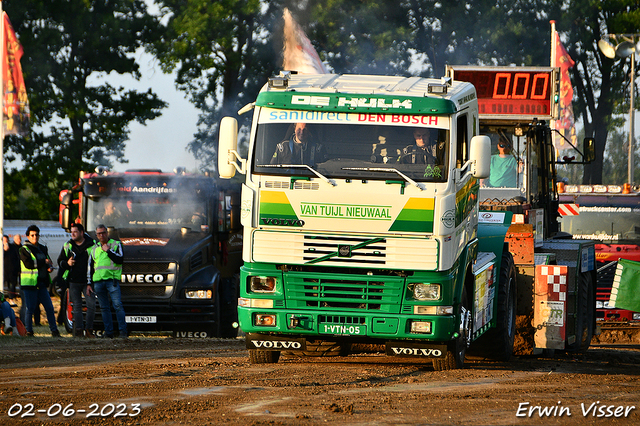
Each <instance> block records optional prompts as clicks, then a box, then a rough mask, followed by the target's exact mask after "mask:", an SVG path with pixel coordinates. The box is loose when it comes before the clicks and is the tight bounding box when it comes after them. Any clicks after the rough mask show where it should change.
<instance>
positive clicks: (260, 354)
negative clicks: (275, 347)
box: [249, 349, 280, 364]
mask: <svg viewBox="0 0 640 426" xmlns="http://www.w3.org/2000/svg"><path fill="white" fill-rule="evenodd" d="M279 359H280V351H261V350H258V349H249V362H250V363H251V364H276V363H277V362H278V360H279Z"/></svg>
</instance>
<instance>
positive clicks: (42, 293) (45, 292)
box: [20, 225, 60, 337]
mask: <svg viewBox="0 0 640 426" xmlns="http://www.w3.org/2000/svg"><path fill="white" fill-rule="evenodd" d="M26 235H27V240H28V242H27V243H26V244H25V245H23V246H22V247H20V288H21V289H22V290H24V299H25V304H26V305H27V310H26V317H25V318H26V324H25V328H26V329H27V336H33V321H32V316H33V312H34V310H35V309H36V307H37V306H38V305H39V304H41V303H42V306H44V310H45V311H46V313H47V321H48V322H49V329H50V330H51V335H52V336H53V337H60V332H59V331H58V326H57V325H56V314H55V311H54V310H53V303H52V302H51V296H49V285H50V284H51V276H50V275H49V273H50V272H51V271H53V262H52V261H51V258H50V257H49V250H48V249H47V247H46V246H43V245H42V244H40V243H39V241H40V228H38V227H37V226H36V225H31V226H29V227H28V228H27V232H26Z"/></svg>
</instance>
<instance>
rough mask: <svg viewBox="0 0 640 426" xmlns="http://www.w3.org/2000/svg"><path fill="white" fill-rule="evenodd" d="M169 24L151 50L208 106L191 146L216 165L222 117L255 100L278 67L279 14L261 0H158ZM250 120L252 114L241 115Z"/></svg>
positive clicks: (179, 82)
mask: <svg viewBox="0 0 640 426" xmlns="http://www.w3.org/2000/svg"><path fill="white" fill-rule="evenodd" d="M157 4H158V5H159V6H160V7H161V10H162V13H163V14H164V16H165V17H166V20H167V24H166V27H165V28H164V29H165V31H164V33H163V34H162V35H161V36H160V37H159V38H158V39H157V40H156V42H155V43H154V44H153V46H152V47H151V51H152V52H153V53H154V54H155V55H156V56H157V57H158V58H159V60H160V63H161V64H162V66H163V69H164V70H165V71H173V70H175V71H176V72H177V80H176V84H177V86H178V88H180V89H181V90H184V91H185V92H186V93H187V94H188V95H189V97H190V99H191V100H192V102H193V103H194V104H195V105H196V107H197V108H199V109H200V110H202V114H201V116H200V119H199V122H198V125H199V128H198V133H197V134H196V138H195V140H194V141H193V142H191V143H190V144H189V148H188V149H189V151H190V152H192V153H193V154H194V155H195V156H196V157H197V158H199V159H200V160H202V161H203V164H209V165H210V166H208V167H205V168H207V169H209V170H213V169H215V163H216V161H217V156H216V146H217V131H218V123H219V121H220V119H221V118H222V117H223V116H237V111H238V110H239V109H240V108H241V107H242V106H244V105H245V104H247V103H249V102H252V101H253V100H254V99H255V97H256V95H257V93H258V91H259V90H260V87H261V86H262V85H263V84H264V83H265V82H266V79H267V77H268V76H270V75H272V74H273V71H274V70H275V67H276V59H277V55H276V52H277V49H278V48H277V47H274V45H273V43H272V35H273V34H274V33H275V30H274V28H273V25H274V22H276V19H277V18H281V11H279V13H280V14H279V15H277V17H276V15H274V13H275V9H274V8H273V7H271V5H270V4H271V2H269V3H267V4H263V3H262V2H260V1H259V0H245V1H237V0H221V1H213V2H212V1H209V0H190V1H182V0H161V1H157ZM240 118H241V120H240V124H241V126H242V125H247V123H248V118H249V117H247V116H242V117H240Z"/></svg>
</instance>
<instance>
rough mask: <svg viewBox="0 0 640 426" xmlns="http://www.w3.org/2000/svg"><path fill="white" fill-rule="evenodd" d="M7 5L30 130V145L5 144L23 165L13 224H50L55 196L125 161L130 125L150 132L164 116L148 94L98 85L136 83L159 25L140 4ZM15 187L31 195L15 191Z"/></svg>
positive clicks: (104, 0)
mask: <svg viewBox="0 0 640 426" xmlns="http://www.w3.org/2000/svg"><path fill="white" fill-rule="evenodd" d="M3 6H4V7H5V11H6V12H7V13H8V14H9V16H10V18H11V21H12V24H13V27H14V29H15V30H16V32H17V34H18V36H19V39H20V42H21V44H22V46H23V49H24V56H23V58H22V68H23V72H24V77H25V83H26V86H27V94H28V97H29V102H30V107H31V119H32V125H33V131H32V134H31V135H30V137H28V138H24V139H23V138H17V137H9V138H7V139H6V140H5V149H6V151H7V154H8V157H11V158H16V159H17V160H18V161H19V162H20V163H21V165H22V166H23V168H22V169H21V170H19V171H12V172H10V173H9V174H8V176H9V180H10V181H12V183H11V184H10V185H8V186H7V187H6V188H5V191H6V196H5V211H6V212H7V215H6V216H7V217H8V218H14V217H16V218H17V216H18V215H20V216H23V215H25V214H29V215H31V216H30V217H29V218H30V219H37V218H41V219H50V218H51V216H55V215H56V214H57V204H58V202H57V191H59V190H60V189H62V188H64V187H67V186H70V185H72V184H73V183H74V182H75V181H76V180H77V176H78V172H79V171H80V170H91V169H93V168H94V167H95V166H96V165H98V164H102V165H109V166H110V165H112V162H113V161H114V160H115V161H118V162H126V160H125V159H124V147H125V141H126V140H127V136H128V133H129V130H128V126H129V123H130V122H131V121H133V120H136V121H138V122H140V123H144V122H146V121H147V120H150V119H153V118H155V117H157V116H158V115H160V110H161V109H162V108H164V107H165V105H166V104H165V103H164V102H163V101H162V100H160V99H158V97H157V96H156V95H155V94H154V93H152V92H151V91H148V92H146V93H139V92H135V91H132V90H127V89H125V88H123V87H113V86H112V85H110V84H108V83H104V82H101V81H100V79H101V78H103V77H105V76H106V75H108V74H109V73H111V72H116V73H119V74H131V75H132V76H134V77H135V78H139V76H140V74H139V71H138V64H137V63H136V62H135V59H134V53H135V52H136V50H137V49H139V48H141V47H144V46H145V45H147V44H148V43H149V42H150V41H151V40H155V38H156V37H157V35H158V29H159V25H158V22H157V19H156V18H154V17H152V16H150V15H149V14H148V13H147V6H146V3H145V2H144V1H143V0H92V1H88V0H60V1H56V2H50V1H44V0H24V1H21V2H8V3H7V2H5V3H3ZM17 182H21V183H22V185H24V186H22V187H15V188H14V187H12V185H15V184H16V183H17ZM18 188H20V191H19V192H16V191H17V190H18ZM11 191H13V192H11ZM25 197H26V198H25ZM7 201H13V202H12V204H13V206H8V205H7ZM16 208H17V209H18V210H17V211H16V210H15V209H16Z"/></svg>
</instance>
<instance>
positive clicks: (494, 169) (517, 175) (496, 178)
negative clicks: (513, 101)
mask: <svg viewBox="0 0 640 426" xmlns="http://www.w3.org/2000/svg"><path fill="white" fill-rule="evenodd" d="M480 131H481V134H483V135H487V136H489V138H490V139H491V169H490V175H489V177H488V178H487V179H483V180H482V181H481V186H482V187H484V188H518V187H522V186H523V182H524V178H525V175H524V170H525V169H524V159H523V157H524V152H521V149H522V147H521V146H520V140H519V139H518V138H517V137H514V136H513V134H512V132H511V131H510V130H509V129H507V128H500V127H497V126H487V127H483V128H481V129H480Z"/></svg>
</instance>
